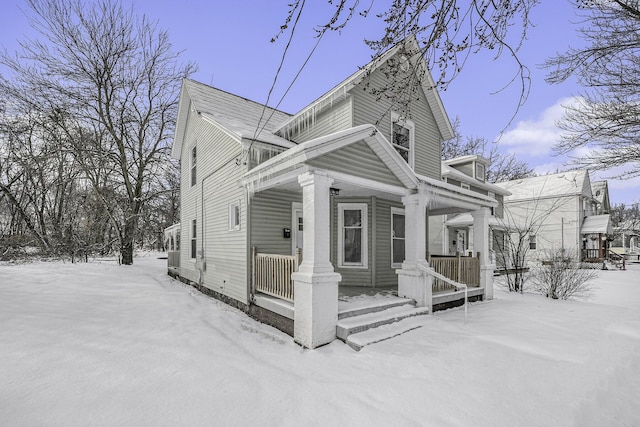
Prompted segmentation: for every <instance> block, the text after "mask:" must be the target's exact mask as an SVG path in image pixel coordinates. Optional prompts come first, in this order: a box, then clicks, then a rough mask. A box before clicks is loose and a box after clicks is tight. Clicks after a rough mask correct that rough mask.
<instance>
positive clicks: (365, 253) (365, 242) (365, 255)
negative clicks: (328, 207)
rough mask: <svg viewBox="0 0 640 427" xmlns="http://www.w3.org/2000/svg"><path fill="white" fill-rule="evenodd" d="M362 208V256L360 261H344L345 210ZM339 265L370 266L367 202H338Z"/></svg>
mask: <svg viewBox="0 0 640 427" xmlns="http://www.w3.org/2000/svg"><path fill="white" fill-rule="evenodd" d="M345 210H360V215H361V216H362V225H361V229H362V233H361V235H360V244H361V247H362V258H361V261H360V262H359V263H345V262H344V211H345ZM338 267H340V268H353V269H368V268H369V205H368V204H367V203H338Z"/></svg>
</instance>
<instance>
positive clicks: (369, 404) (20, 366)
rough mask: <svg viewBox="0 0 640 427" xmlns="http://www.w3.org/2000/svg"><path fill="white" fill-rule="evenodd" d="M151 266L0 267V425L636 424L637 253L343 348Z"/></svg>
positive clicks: (639, 369)
mask: <svg viewBox="0 0 640 427" xmlns="http://www.w3.org/2000/svg"><path fill="white" fill-rule="evenodd" d="M165 263H166V261H164V260H158V259H156V257H155V256H147V257H141V258H137V259H136V265H134V266H129V267H119V266H117V265H114V263H113V262H108V261H103V262H94V263H89V264H69V263H67V264H63V263H57V262H56V263H35V264H25V265H3V266H0V361H1V363H0V425H3V426H41V425H47V426H51V425H53V426H74V425H82V426H86V425H96V426H103V425H104V426H114V425H127V426H130V425H152V426H161V425H166V426H177V425H180V426H198V425H217V426H232V425H233V426H236V425H239V426H244V425H247V426H258V425H266V426H301V425H304V426H308V425H322V426H332V425H344V426H355V425H366V426H391V425H393V426H429V425H433V426H543V425H544V426H618V425H620V426H638V425H640V404H639V403H638V400H639V398H640V266H637V265H636V266H631V267H630V269H629V271H605V272H599V273H598V274H599V276H598V277H599V279H598V289H597V290H596V291H595V295H594V296H593V298H591V299H590V300H589V301H586V302H585V301H568V302H567V301H552V300H548V299H546V298H543V297H541V296H538V295H532V294H525V295H515V294H510V293H508V292H504V291H501V290H497V291H496V298H495V299H494V300H493V301H489V302H484V303H477V304H473V305H472V306H471V307H470V309H469V322H468V323H467V324H465V323H464V317H463V313H462V311H461V310H460V309H455V310H449V311H446V312H440V313H437V314H436V315H435V316H425V317H424V327H423V328H420V329H417V330H414V331H411V332H409V333H407V334H405V335H403V336H400V337H397V338H394V339H392V340H389V341H386V342H382V343H378V344H375V345H372V346H369V347H366V348H365V349H364V350H362V351H361V352H355V351H353V350H352V349H351V348H349V347H347V346H346V345H344V344H343V343H341V342H339V341H336V342H334V343H332V344H330V345H328V346H325V347H322V348H319V349H317V350H313V351H309V350H303V349H302V348H300V347H298V346H297V345H296V344H294V343H293V340H292V339H291V338H290V337H289V336H287V335H285V334H283V333H281V332H279V331H277V330H275V329H273V328H270V327H268V326H265V325H262V324H260V323H257V322H255V321H254V320H252V319H250V318H248V317H247V316H245V315H244V314H243V313H241V312H239V311H237V310H235V309H233V308H230V307H229V306H227V305H225V304H223V303H220V302H218V301H216V300H213V299H211V298H208V297H206V296H204V295H202V294H200V293H198V292H197V291H195V290H194V289H192V288H190V287H188V286H186V285H184V284H182V283H181V282H178V281H175V280H173V279H171V278H169V277H168V276H167V275H166V274H165V273H166V269H165Z"/></svg>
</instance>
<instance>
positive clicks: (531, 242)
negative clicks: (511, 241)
mask: <svg viewBox="0 0 640 427" xmlns="http://www.w3.org/2000/svg"><path fill="white" fill-rule="evenodd" d="M537 248H538V241H537V240H536V235H535V234H531V235H530V236H529V249H531V250H534V251H535V250H536V249H537Z"/></svg>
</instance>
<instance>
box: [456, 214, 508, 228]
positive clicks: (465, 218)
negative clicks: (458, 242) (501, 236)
mask: <svg viewBox="0 0 640 427" xmlns="http://www.w3.org/2000/svg"><path fill="white" fill-rule="evenodd" d="M444 225H446V226H449V227H470V226H472V225H473V216H471V214H470V213H461V214H459V215H456V216H455V217H453V218H451V219H448V220H446V221H445V222H444ZM489 226H490V227H491V228H493V229H506V228H507V226H506V224H503V222H502V221H501V220H499V219H498V218H496V217H495V216H490V217H489Z"/></svg>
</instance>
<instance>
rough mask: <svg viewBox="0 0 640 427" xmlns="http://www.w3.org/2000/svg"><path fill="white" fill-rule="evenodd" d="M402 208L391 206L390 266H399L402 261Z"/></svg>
mask: <svg viewBox="0 0 640 427" xmlns="http://www.w3.org/2000/svg"><path fill="white" fill-rule="evenodd" d="M404 230H405V228H404V210H403V209H398V208H391V267H395V268H399V267H401V266H402V262H403V261H404V236H405V234H404V233H405V231H404Z"/></svg>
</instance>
